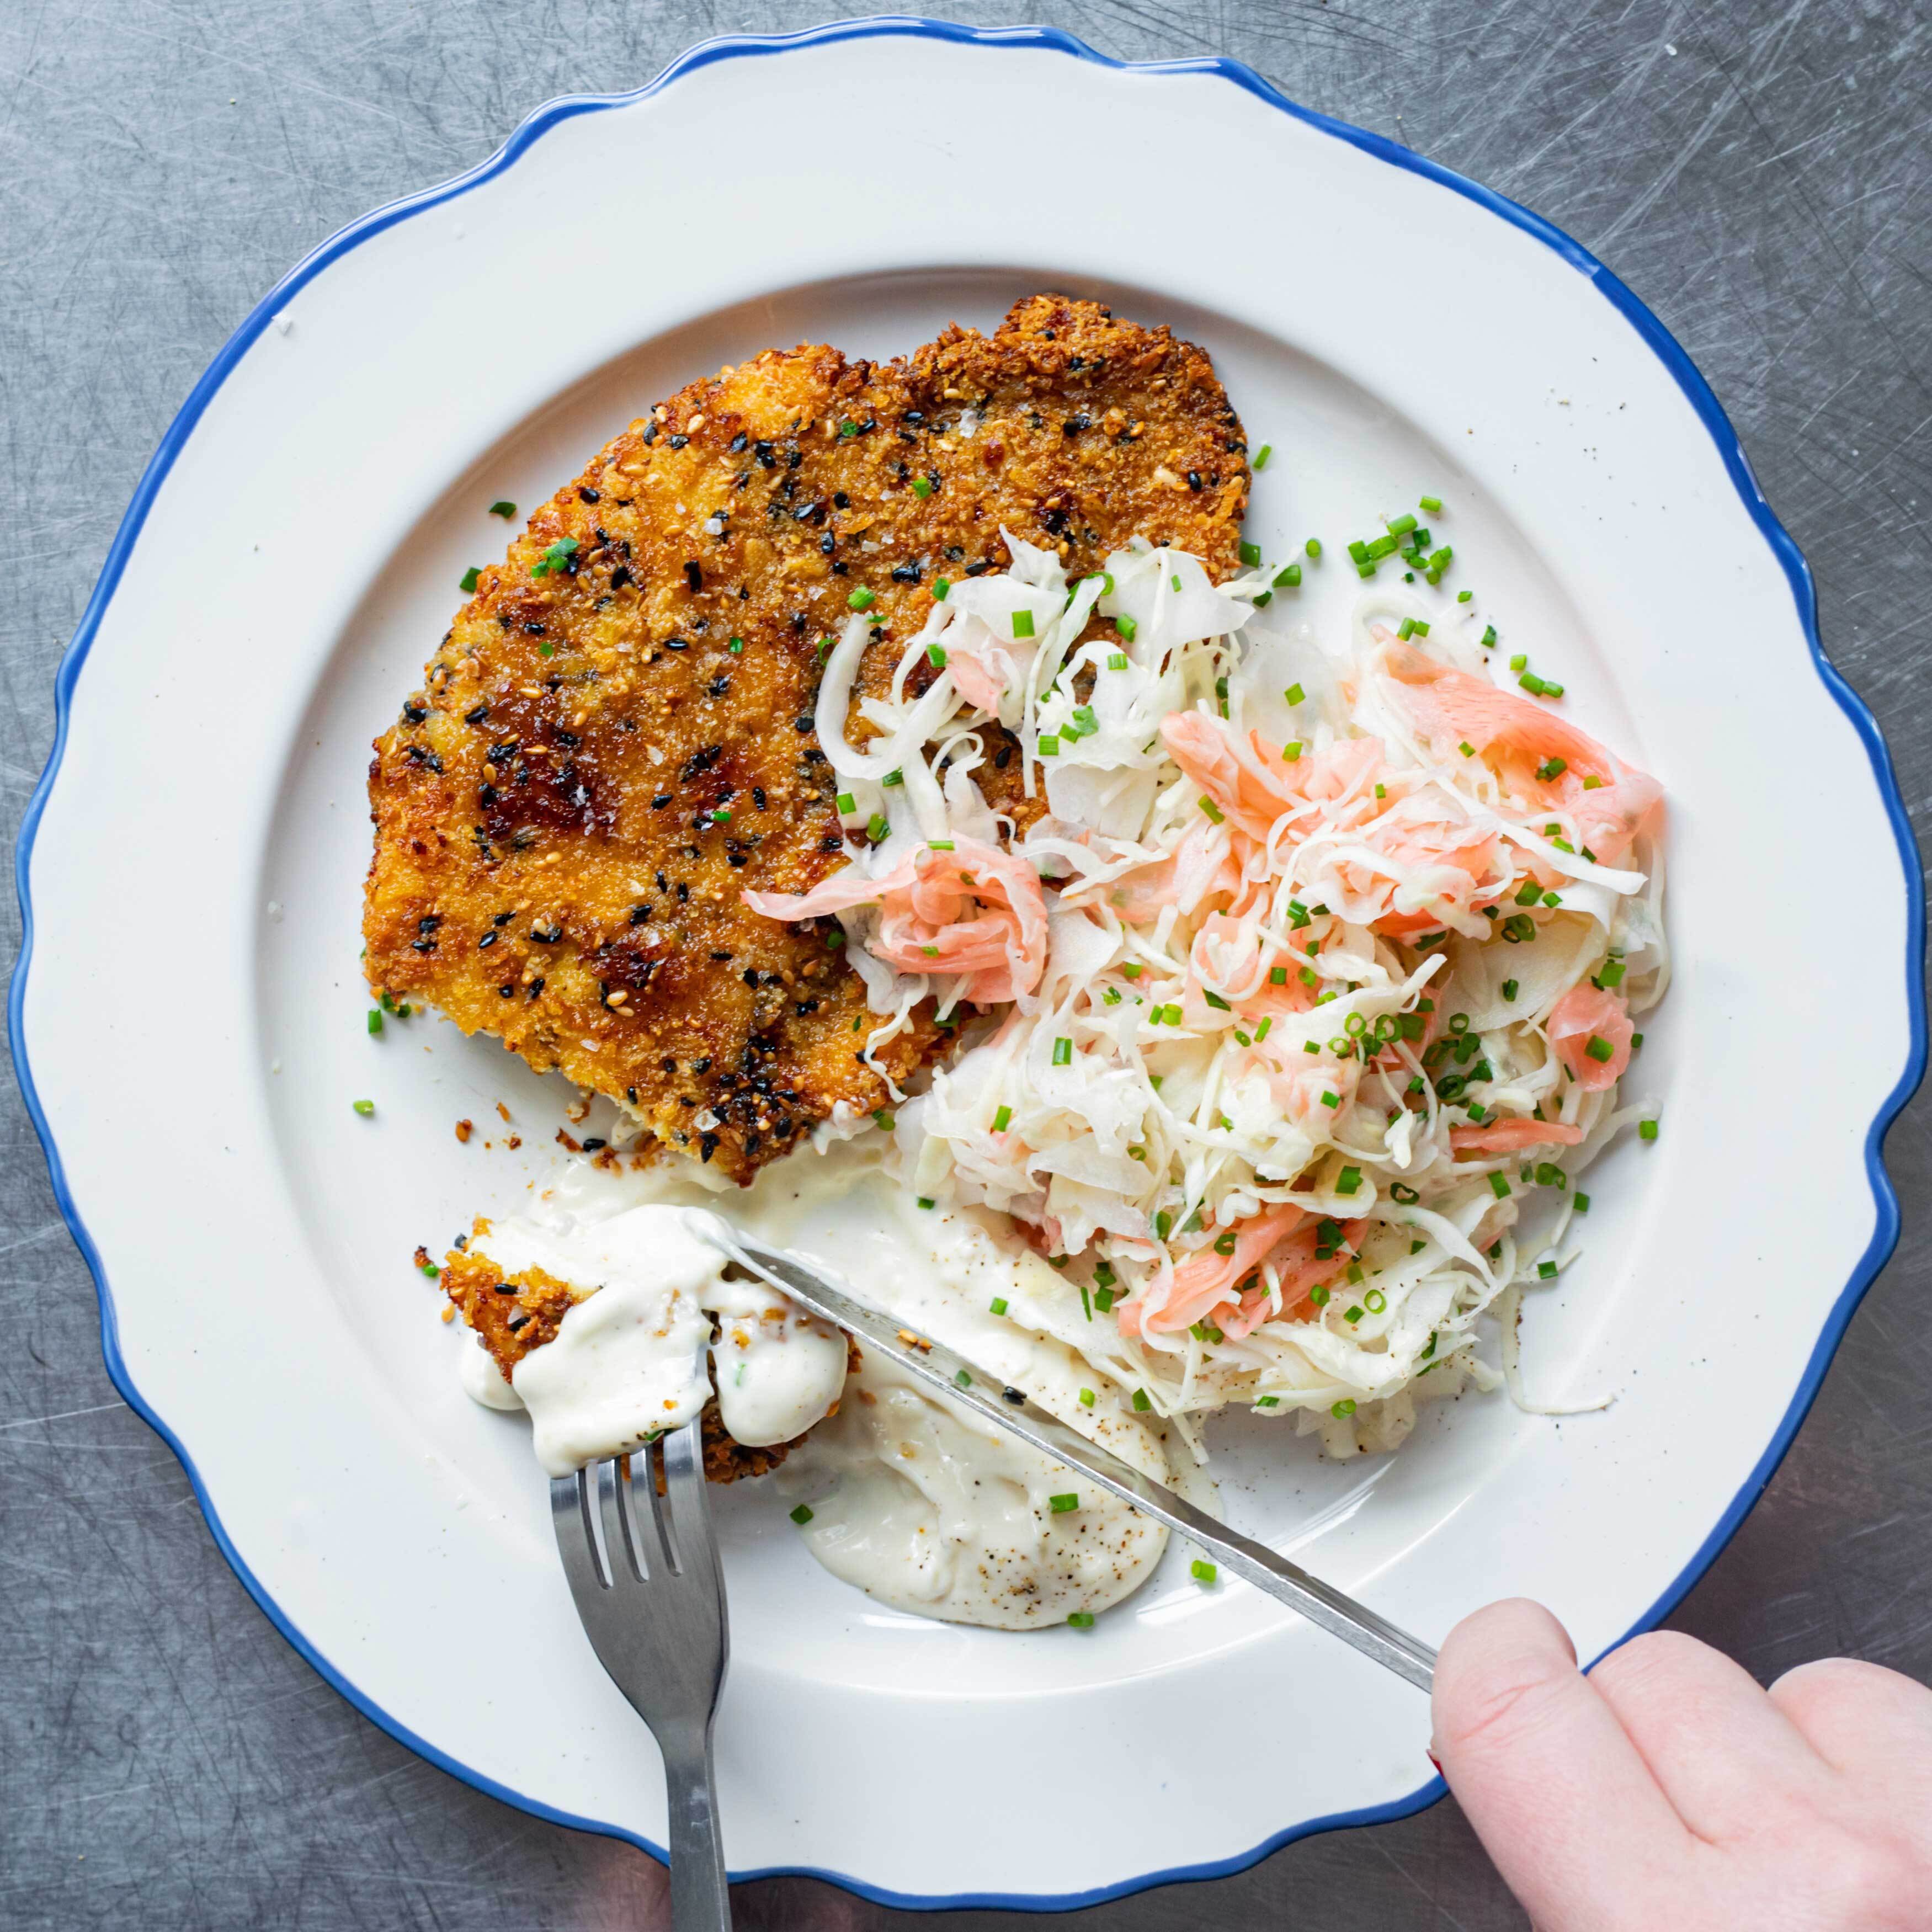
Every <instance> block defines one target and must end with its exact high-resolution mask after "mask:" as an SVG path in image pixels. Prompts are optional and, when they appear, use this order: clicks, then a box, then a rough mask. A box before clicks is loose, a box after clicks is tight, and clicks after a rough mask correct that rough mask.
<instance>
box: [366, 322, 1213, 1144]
mask: <svg viewBox="0 0 1932 1932" xmlns="http://www.w3.org/2000/svg"><path fill="white" fill-rule="evenodd" d="M1247 492H1248V465H1247V440H1246V438H1245V437H1244V434H1243V432H1242V429H1241V424H1240V422H1239V421H1238V419H1237V418H1236V416H1235V413H1234V411H1233V410H1232V408H1231V407H1230V406H1229V402H1228V400H1227V398H1226V395H1225V393H1224V392H1223V390H1222V388H1221V386H1220V383H1219V382H1218V381H1217V379H1216V377H1215V375H1214V369H1213V368H1212V365H1211V364H1210V362H1209V361H1208V357H1207V356H1206V355H1205V353H1203V352H1202V350H1199V349H1197V348H1196V347H1193V346H1192V345H1191V344H1187V343H1184V342H1179V341H1175V338H1173V336H1172V335H1171V334H1170V333H1169V331H1168V330H1166V329H1143V328H1141V327H1139V326H1136V325H1135V324H1133V323H1127V322H1122V321H1120V320H1117V319H1116V318H1115V317H1113V316H1112V314H1111V313H1110V312H1109V311H1108V310H1106V309H1105V308H1101V307H1100V306H1098V305H1095V304H1094V303H1091V302H1073V301H1070V300H1069V299H1067V298H1065V297H1063V296H1046V295H1043V296H1034V297H1031V298H1030V299H1028V300H1026V301H1023V302H1019V303H1018V304H1016V305H1015V307H1014V308H1013V311H1012V312H1011V313H1010V314H1009V315H1008V316H1007V319H1006V320H1005V322H1004V323H1003V324H1002V325H1001V327H1000V328H999V329H998V330H997V331H996V332H995V333H993V334H992V335H990V336H988V335H980V334H978V333H977V332H974V331H972V330H969V329H957V328H954V329H948V330H947V332H945V333H944V335H942V336H941V337H940V338H939V339H938V341H935V342H933V343H931V344H928V345H927V346H926V347H924V348H922V349H919V350H916V351H915V352H914V353H913V354H912V355H911V356H909V357H907V358H904V359H901V360H900V361H898V362H892V363H890V364H886V365H871V364H868V363H865V362H848V361H847V359H846V358H844V356H841V355H840V354H839V353H838V351H837V350H834V349H830V348H826V347H822V346H821V347H801V348H798V349H796V350H790V351H789V352H786V351H781V350H766V351H765V352H764V353H763V354H761V355H759V356H756V357H754V358H753V359H751V361H749V362H745V363H744V364H742V365H739V366H738V367H736V368H726V369H724V370H722V371H720V372H719V374H718V375H717V376H716V377H712V378H710V379H708V380H703V381H700V382H697V383H692V384H691V385H690V386H688V387H687V388H686V389H683V390H682V391H680V392H679V394H678V395H676V396H674V397H673V398H671V399H670V401H669V402H668V403H666V404H663V405H662V406H661V407H658V408H657V409H655V410H653V411H652V413H650V414H649V416H645V417H643V418H640V419H639V420H638V421H637V422H634V423H633V424H632V425H631V427H630V428H628V429H627V430H626V431H624V433H623V434H622V435H620V436H619V437H616V439H615V440H613V442H612V443H610V444H609V445H608V446H607V447H606V448H605V449H603V450H602V451H601V452H599V453H598V455H597V456H596V457H595V459H594V460H592V462H591V463H590V465H589V467H588V468H587V469H586V470H585V471H584V472H583V475H581V476H580V477H579V478H577V480H576V481H574V482H573V483H571V484H568V486H567V487H565V488H564V489H562V490H559V492H558V493H557V494H556V496H554V497H553V499H551V500H550V502H547V503H546V504H544V505H543V506H542V507H541V508H539V509H538V511H536V512H535V514H534V515H533V516H532V517H531V518H530V520H529V528H528V529H527V530H526V532H525V534H524V535H522V536H520V537H519V538H517V540H516V541H514V543H512V544H511V546H510V549H509V553H508V556H507V557H506V558H505V560H504V562H502V563H501V564H500V565H495V566H493V567H491V568H487V569H486V570H484V571H482V572H481V580H480V582H479V583H478V587H477V590H476V593H475V596H474V598H472V601H470V602H469V604H467V605H466V607H464V609H463V610H462V611H461V612H460V613H459V615H458V617H457V619H456V621H455V623H454V624H453V625H452V627H451V628H450V630H449V632H448V634H446V636H445V637H444V638H443V643H442V645H441V646H440V649H438V650H437V654H436V655H435V657H434V658H433V659H432V660H431V663H430V664H429V667H428V672H427V673H426V675H425V679H424V682H423V685H422V688H421V689H420V690H419V691H416V693H414V694H413V695H412V696H411V697H410V698H409V699H408V700H407V702H406V703H404V706H403V712H402V716H401V720H400V721H398V724H396V725H395V727H393V728H392V729H391V730H389V731H388V732H386V733H384V734H383V736H382V737H381V738H380V739H378V740H377V743H376V748H375V750H376V755H375V757H374V760H373V762H372V763H371V766H370V772H369V795H370V803H371V816H372V817H373V818H374V821H375V825H376V843H375V855H374V859H373V860H372V862H371V865H370V868H369V875H368V885H367V890H366V900H365V915H364V934H365V939H366V941H367V942H368V951H367V956H366V970H367V972H368V979H369V983H370V985H371V986H372V987H373V988H374V989H377V991H379V992H389V993H391V994H392V995H395V996H396V997H398V998H408V999H413V1000H419V1001H427V1002H428V1003H430V1004H434V1006H436V1007H438V1008H440V1010H442V1011H443V1012H444V1013H446V1014H448V1015H449V1016H450V1018H451V1019H454V1020H455V1022H456V1023H457V1024H458V1025H459V1026H460V1027H461V1028H463V1030H464V1031H466V1032H469V1033H481V1034H496V1036H498V1037H500V1038H501V1039H502V1042H503V1043H504V1045H505V1046H506V1047H507V1048H508V1049H510V1050H511V1051H512V1052H516V1053H519V1054H520V1055H523V1058H525V1059H526V1060H527V1061H529V1063H530V1064H531V1065H532V1067H535V1068H537V1069H538V1070H539V1071H548V1070H552V1069H556V1070H561V1071H562V1073H565V1075H566V1076H568V1078H569V1079H571V1080H573V1081H575V1082H578V1083H579V1084H580V1085H583V1086H585V1087H589V1088H594V1089H595V1090H596V1091H598V1092H599V1093H602V1094H607V1095H609V1096H610V1097H612V1098H613V1100H616V1101H618V1102H619V1104H620V1105H622V1106H625V1107H626V1108H628V1110H629V1111H630V1112H631V1114H632V1115H633V1116H634V1118H636V1119H637V1120H638V1121H640V1122H641V1123H643V1124H645V1125H647V1126H648V1127H649V1128H650V1130H652V1133H655V1135H656V1136H658V1139H660V1140H661V1141H662V1142H664V1143H666V1144H667V1145H670V1146H671V1147H674V1148H680V1149H683V1150H685V1151H688V1152H689V1153H691V1154H694V1155H696V1156H697V1157H699V1158H700V1160H704V1161H707V1162H711V1163H714V1164H715V1166H718V1168H720V1169H721V1170H722V1171H723V1172H725V1173H726V1174H727V1175H730V1176H731V1177H732V1178H734V1179H736V1180H738V1181H749V1180H751V1178H752V1177H753V1175H754V1174H755V1173H756V1172H757V1169H758V1168H759V1167H760V1166H762V1165H763V1163H765V1162H766V1161H769V1160H773V1159H775V1158H776V1157H778V1155H780V1154H783V1153H784V1152H785V1151H787V1150H788V1149H789V1148H791V1147H792V1146H793V1145H795V1144H796V1142H798V1140H799V1139H800V1137H801V1136H804V1135H805V1134H807V1133H809V1131H810V1130H811V1128H812V1127H813V1126H814V1124H817V1122H819V1121H823V1120H825V1119H826V1118H828V1117H829V1116H830V1115H832V1111H833V1109H834V1108H835V1106H836V1105H837V1104H838V1103H840V1102H844V1103H846V1104H847V1106H849V1107H850V1108H851V1109H853V1111H854V1112H856V1113H857V1114H859V1115H864V1114H866V1113H868V1112H872V1111H873V1110H874V1109H877V1108H880V1107H881V1106H884V1105H885V1104H886V1101H887V1099H888V1094H887V1089H886V1086H885V1085H884V1082H883V1080H882V1079H880V1076H879V1074H878V1073H875V1072H874V1070H872V1069H871V1067H868V1066H867V1065H866V1064H865V1062H864V1059H863V1057H862V1053H861V1051H860V1050H861V1049H862V1047H863V1046H864V1045H865V1035H866V1034H868V1032H869V1031H871V1028H872V1027H873V1026H874V1025H875V1024H876V1020H875V1019H874V1016H872V1015H871V1014H870V1013H869V1011H868V1009H867V1007H866V1005H865V995H864V989H863V986H862V983H860V981H859V978H858V977H857V975H856V974H855V973H854V972H853V970H852V969H851V968H850V966H848V965H847V964H846V963H845V961H844V959H843V957H842V956H841V954H840V953H839V952H838V950H837V947H836V945H835V944H833V943H829V942H828V938H827V935H828V933H829V932H832V926H831V923H830V922H807V923H802V924H799V925H796V926H793V925H786V924H781V923H780V922H778V921H775V920H772V919H766V918H763V917H762V916H759V915H758V914H756V913H752V912H751V911H750V910H748V908H747V907H745V905H744V904H743V903H742V898H741V894H742V892H743V891H744V890H745V889H747V888H753V889H759V890H763V891H768V892H773V891H775V892H805V891H807V890H808V889H810V888H811V886H814V885H815V884H817V883H818V881H819V880H820V879H821V878H823V877H825V876H826V874H828V873H829V872H832V871H835V870H837V869H838V868H840V867H841V866H842V865H844V864H845V863H846V857H845V852H846V844H845V841H844V838H842V837H841V832H840V828H839V821H838V811H837V808H836V804H835V793H836V787H835V784H834V782H833V779H832V772H831V770H830V768H829V766H828V765H827V764H826V762H825V760H824V756H823V752H822V751H821V750H820V747H819V745H818V742H817V736H816V733H815V732H814V729H813V726H812V712H813V706H814V702H815V700H816V696H817V685H818V680H819V667H820V664H821V662H822V659H823V640H826V639H828V638H831V637H835V635H836V634H837V633H838V629H839V628H840V626H841V624H842V623H843V622H844V620H845V619H846V618H847V616H848V615H849V613H850V603H849V599H850V595H851V593H853V592H855V591H861V590H862V591H868V592H871V594H872V597H873V598H874V601H873V602H872V603H871V604H870V605H869V606H868V607H867V608H868V615H869V616H871V617H872V618H873V619H874V620H875V624H874V632H873V637H874V648H873V649H871V651H870V652H868V655H867V658H866V660H865V664H864V666H863V667H862V676H861V682H862V685H863V687H864V688H867V689H869V690H872V691H878V690H881V689H883V688H884V687H885V685H886V684H887V682H889V678H890V676H891V672H892V666H893V665H894V664H895V663H896V661H897V659H898V655H899V653H900V652H901V649H902V648H903V646H904V640H905V639H906V638H907V637H909V636H910V635H911V634H913V632H914V631H916V630H917V629H918V628H919V625H921V624H922V622H923V621H924V619H925V616H926V612H927V610H929V607H930V606H931V603H932V595H933V592H932V585H933V583H934V580H935V578H937V577H941V576H943V575H950V576H952V577H962V576H967V575H974V574H979V573H980V572H981V571H989V570H1000V569H1004V568H1006V567H1007V562H1008V560H1009V559H1008V556H1007V547H1006V545H1005V544H1004V541H1002V539H1001V534H1000V532H1001V528H1002V527H1003V526H1004V527H1005V528H1007V529H1010V530H1011V531H1012V532H1013V534H1014V535H1016V536H1019V537H1023V538H1026V539H1027V540H1028V541H1030V542H1033V543H1036V544H1042V545H1044V546H1046V547H1049V548H1053V549H1056V550H1058V552H1059V553H1060V555H1061V558H1062V559H1063V560H1064V562H1065V563H1066V565H1067V568H1068V569H1069V571H1070V572H1072V573H1076V574H1077V573H1079V572H1082V571H1087V570H1088V569H1091V568H1094V567H1097V565H1099V563H1100V561H1101V559H1103V557H1104V556H1106V554H1107V553H1108V552H1109V551H1110V550H1114V549H1115V548H1118V547H1119V546H1120V545H1121V544H1124V542H1126V541H1127V540H1128V538H1130V537H1133V536H1134V535H1145V536H1147V537H1148V538H1151V539H1153V540H1154V541H1157V542H1166V543H1171V544H1175V545H1176V546H1178V547H1180V548H1182V549H1184V550H1191V551H1193V552H1194V553H1196V555H1198V556H1200V557H1201V558H1202V559H1203V561H1204V562H1205V564H1206V565H1207V568H1208V573H1209V574H1210V575H1211V577H1214V578H1215V579H1217V580H1219V579H1221V578H1223V577H1227V576H1229V575H1231V574H1232V573H1233V572H1234V571H1235V568H1236V567H1237V558H1238V542H1239V536H1240V529H1241V518H1242V515H1243V514H1244V511H1245V510H1246V508H1247ZM925 674H926V675H930V673H925ZM918 685H919V677H918V676H915V678H914V680H913V687H914V688H918ZM999 736H1000V734H999V733H998V730H997V727H995V730H993V731H992V733H989V738H990V739H992V741H993V745H994V748H995V755H994V757H992V759H991V760H989V766H988V767H987V768H986V771H987V775H988V778H989V791H990V793H991V799H992V802H993V803H994V804H995V805H996V806H997V807H998V808H1001V809H1002V810H1005V811H1008V812H1010V813H1011V814H1013V815H1014V816H1015V817H1016V818H1017V819H1018V820H1019V821H1020V822H1021V823H1025V822H1027V821H1028V820H1029V819H1030V817H1031V815H1033V814H1034V813H1036V812H1037V811H1038V810H1039V809H1040V806H1039V803H1038V802H1037V801H1028V800H1026V799H1023V798H1022V797H1021V796H1020V792H1019V768H1020V763H1021V761H1020V760H1019V759H1018V758H1017V757H1010V756H1009V757H1006V758H1004V760H1002V759H1001V757H999V755H998V751H999V749H1000V748H999V747H998V738H999ZM1004 750H1005V751H1007V752H1009V753H1010V751H1011V750H1012V747H1011V745H1010V744H1008V745H1006V746H1005V747H1004ZM863 837H864V835H863V834H862V833H861V834H858V835H856V838H857V839H858V841H859V842H860V843H862V842H863ZM949 1038H950V1034H949V1032H948V1031H947V1030H945V1029H943V1028H941V1027H939V1026H938V1025H936V1024H935V1021H934V1019H933V1018H932V1011H931V1009H930V1007H926V1008H924V1009H922V1010H919V1012H918V1013H916V1014H915V1015H914V1016H913V1020H912V1022H911V1024H910V1026H909V1028H907V1030H906V1031H904V1032H902V1033H901V1034H899V1035H898V1037H896V1038H895V1039H894V1040H892V1041H891V1042H890V1043H888V1044H886V1046H883V1048H882V1049H880V1052H879V1053H878V1054H877V1056H876V1058H877V1061H878V1063H879V1064H880V1066H881V1067H883V1069H885V1070H886V1072H888V1073H889V1074H890V1075H891V1076H892V1077H893V1078H894V1079H896V1080H900V1081H903V1080H904V1079H905V1078H906V1076H907V1075H909V1074H910V1073H911V1072H913V1070H915V1069H916V1067H919V1066H920V1065H922V1064H924V1063H926V1062H927V1061H930V1060H932V1059H933V1058H935V1057H937V1055H938V1054H939V1053H940V1052H942V1051H943V1050H944V1046H945V1045H946V1043H947V1040H948V1039H949Z"/></svg>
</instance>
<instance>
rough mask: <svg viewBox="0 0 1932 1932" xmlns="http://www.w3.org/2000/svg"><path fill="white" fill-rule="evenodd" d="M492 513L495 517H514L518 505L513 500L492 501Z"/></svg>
mask: <svg viewBox="0 0 1932 1932" xmlns="http://www.w3.org/2000/svg"><path fill="white" fill-rule="evenodd" d="M515 514H517V506H516V505H515V504H514V503H511V502H497V503H492V504H491V505H490V515H491V516H493V517H514V515H515Z"/></svg>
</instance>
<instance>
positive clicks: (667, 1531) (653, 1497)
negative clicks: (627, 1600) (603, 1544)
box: [642, 1429, 686, 1577]
mask: <svg viewBox="0 0 1932 1932" xmlns="http://www.w3.org/2000/svg"><path fill="white" fill-rule="evenodd" d="M685 1433H686V1431H685V1430H683V1429H678V1430H673V1431H672V1432H671V1433H670V1435H669V1436H659V1437H658V1439H656V1440H655V1442H652V1443H651V1444H650V1445H649V1446H648V1447H647V1448H646V1449H645V1451H644V1455H645V1457H646V1462H645V1465H644V1466H645V1469H646V1480H645V1483H644V1495H645V1497H646V1499H647V1501H648V1502H649V1505H650V1511H651V1526H652V1530H653V1531H654V1532H655V1535H654V1536H653V1535H649V1534H646V1535H643V1538H642V1541H643V1542H644V1544H646V1547H648V1548H649V1549H650V1550H651V1551H652V1553H653V1555H654V1556H656V1557H657V1558H658V1560H659V1561H660V1562H661V1563H662V1565H663V1566H664V1574H666V1575H667V1576H673V1577H677V1576H682V1574H684V1565H683V1564H682V1563H681V1562H679V1560H678V1549H677V1541H676V1538H675V1536H674V1535H673V1533H672V1529H671V1520H670V1509H669V1508H668V1507H667V1505H668V1504H669V1502H670V1466H669V1464H668V1462H667V1460H665V1459H666V1457H667V1454H668V1451H667V1445H669V1444H670V1443H672V1442H676V1441H678V1440H679V1439H682V1437H683V1436H684V1435H685ZM660 1475H661V1477H662V1480H663V1484H664V1493H662V1494H660V1493H659V1490H658V1483H659V1478H660Z"/></svg>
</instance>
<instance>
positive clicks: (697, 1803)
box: [659, 1724, 731, 1932]
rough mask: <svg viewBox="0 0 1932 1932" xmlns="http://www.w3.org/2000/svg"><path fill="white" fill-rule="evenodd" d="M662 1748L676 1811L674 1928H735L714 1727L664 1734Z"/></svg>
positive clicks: (705, 1931)
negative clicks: (720, 1823)
mask: <svg viewBox="0 0 1932 1932" xmlns="http://www.w3.org/2000/svg"><path fill="white" fill-rule="evenodd" d="M659 1747H660V1748H661V1750H662V1751H663V1754H664V1793H665V1796H666V1798H667V1800H668V1801H669V1804H670V1832H669V1834H668V1835H669V1838H670V1919H671V1925H672V1928H673V1932H731V1895H730V1890H729V1888H727V1885H726V1884H725V1880H724V1836H723V1834H722V1833H721V1832H720V1831H719V1830H718V1792H717V1787H716V1785H715V1781H714V1780H713V1778H712V1767H711V1727H710V1726H709V1724H707V1725H706V1726H705V1727H704V1729H703V1731H702V1732H701V1733H694V1734H691V1735H688V1736H682V1737H677V1736H673V1737H670V1738H668V1739H659Z"/></svg>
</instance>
